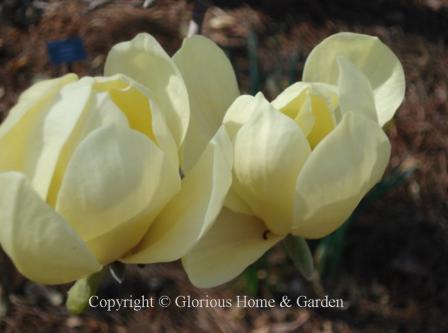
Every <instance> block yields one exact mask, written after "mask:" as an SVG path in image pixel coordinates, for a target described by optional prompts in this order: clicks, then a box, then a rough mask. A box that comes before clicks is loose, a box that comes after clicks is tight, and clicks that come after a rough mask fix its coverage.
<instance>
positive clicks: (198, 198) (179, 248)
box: [123, 128, 233, 263]
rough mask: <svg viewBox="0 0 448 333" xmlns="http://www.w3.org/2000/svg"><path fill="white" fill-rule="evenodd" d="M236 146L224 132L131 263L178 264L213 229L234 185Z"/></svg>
mask: <svg viewBox="0 0 448 333" xmlns="http://www.w3.org/2000/svg"><path fill="white" fill-rule="evenodd" d="M232 160H233V156H232V144H231V142H230V139H229V138H228V136H227V134H226V132H225V130H224V129H223V128H221V129H220V130H219V131H218V132H217V134H216V135H215V137H214V138H213V140H212V141H211V142H210V143H209V145H208V147H207V149H206V150H205V151H204V153H203V154H202V156H201V158H200V159H199V161H198V163H197V164H196V165H195V167H194V168H193V169H192V170H191V171H190V172H189V173H188V174H187V176H186V177H185V179H184V180H183V181H182V189H181V191H180V192H179V193H178V194H177V196H176V197H175V198H174V199H173V200H172V201H171V202H170V203H169V204H168V205H167V206H166V207H165V209H164V210H163V212H162V213H161V214H160V215H159V216H158V217H157V218H156V220H155V222H154V224H153V225H152V226H151V228H150V229H149V231H148V233H147V235H146V236H145V238H144V239H143V241H142V242H141V244H140V245H139V246H138V247H137V248H136V249H135V250H134V251H133V252H132V253H131V254H130V255H128V256H127V257H125V258H124V259H123V261H124V262H127V263H155V262H168V261H174V260H177V259H179V258H181V257H182V256H184V255H185V254H186V253H187V252H188V251H189V250H190V249H191V248H192V247H193V246H194V245H195V244H196V243H197V241H198V240H199V239H200V238H201V236H202V235H203V234H204V233H205V232H206V231H207V230H208V229H209V227H210V225H211V224H212V222H213V221H214V220H215V219H216V216H217V215H218V213H219V211H220V210H221V208H222V205H223V202H224V199H225V197H226V194H227V191H228V190H229V187H230V185H231V183H232Z"/></svg>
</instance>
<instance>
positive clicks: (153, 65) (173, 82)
mask: <svg viewBox="0 0 448 333" xmlns="http://www.w3.org/2000/svg"><path fill="white" fill-rule="evenodd" d="M104 72H105V75H106V76H111V75H115V74H124V75H126V76H128V77H130V78H132V79H133V80H135V81H137V82H139V83H141V84H142V85H144V86H145V87H146V88H147V89H149V91H150V93H151V96H152V97H153V98H154V100H155V102H156V104H157V105H158V107H159V108H160V109H162V110H163V111H164V113H165V115H166V119H167V122H168V127H169V128H170V130H171V132H172V133H173V136H174V138H175V141H176V143H177V145H178V146H180V145H181V144H182V142H183V140H184V138H185V135H186V132H187V128H188V123H189V115H190V107H189V100H188V92H187V89H186V87H185V83H184V80H183V78H182V75H181V73H180V72H179V70H178V69H177V67H176V65H175V63H174V62H173V60H172V59H171V58H170V57H169V56H168V54H167V53H166V52H165V50H163V48H162V47H161V46H160V44H159V43H158V42H157V41H156V39H155V38H154V37H152V36H151V35H149V34H146V33H141V34H138V35H137V36H136V37H135V38H134V39H132V40H131V41H128V42H122V43H119V44H117V45H115V46H114V47H113V48H112V49H111V50H110V52H109V54H108V56H107V59H106V64H105V68H104Z"/></svg>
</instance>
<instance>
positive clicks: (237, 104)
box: [223, 92, 271, 141]
mask: <svg viewBox="0 0 448 333" xmlns="http://www.w3.org/2000/svg"><path fill="white" fill-rule="evenodd" d="M269 108H271V106H270V105H269V102H268V101H267V100H266V98H265V97H264V95H263V93H261V92H259V93H258V94H257V95H256V96H255V97H254V96H250V95H241V96H239V97H238V98H237V99H235V101H234V102H233V103H232V105H230V107H229V109H228V110H227V112H226V114H225V116H224V119H223V124H224V126H225V128H226V131H227V133H228V134H229V136H230V138H231V139H232V141H235V136H236V134H237V132H238V131H239V130H240V128H241V126H243V125H244V124H245V123H247V121H248V120H249V119H250V118H251V117H252V116H253V115H254V114H256V113H258V112H263V110H264V109H269Z"/></svg>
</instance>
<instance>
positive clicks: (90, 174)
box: [56, 124, 180, 240]
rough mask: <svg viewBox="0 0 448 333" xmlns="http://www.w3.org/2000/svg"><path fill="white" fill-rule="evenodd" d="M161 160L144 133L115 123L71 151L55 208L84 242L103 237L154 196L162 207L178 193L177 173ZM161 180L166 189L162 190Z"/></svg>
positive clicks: (161, 154) (159, 151)
mask: <svg viewBox="0 0 448 333" xmlns="http://www.w3.org/2000/svg"><path fill="white" fill-rule="evenodd" d="M165 158H166V156H165V155H164V153H163V152H162V151H161V150H160V149H159V148H158V147H157V146H156V145H155V144H154V143H153V142H152V141H150V140H149V139H148V138H147V137H146V136H145V135H144V134H142V133H139V132H136V131H135V130H132V129H129V128H126V127H125V126H119V125H114V124H113V125H109V126H105V127H102V128H99V129H98V130H95V131H93V132H92V133H91V134H90V135H89V136H88V137H87V138H86V139H85V140H83V141H82V142H81V144H80V145H79V146H78V147H77V149H76V151H75V152H74V154H73V156H72V158H71V160H70V162H69V164H68V166H67V170H66V172H65V175H64V178H63V181H62V185H61V189H60V191H59V195H58V199H57V204H56V209H57V211H58V212H59V213H60V214H61V215H62V216H64V217H65V218H66V219H67V221H69V223H70V224H71V225H72V227H73V228H74V229H75V230H76V231H77V232H78V233H79V234H80V235H82V237H83V239H85V240H91V239H93V238H96V237H98V236H100V235H103V234H105V233H107V232H109V231H111V230H112V229H114V228H116V227H117V226H119V225H120V224H122V223H124V222H127V221H128V220H130V219H132V218H134V217H135V216H136V215H138V214H139V213H141V212H142V211H143V210H144V209H145V208H146V207H147V206H148V205H149V203H150V202H151V201H152V200H154V198H163V199H164V200H162V202H163V203H166V201H167V200H168V199H169V198H170V197H171V196H172V195H174V194H175V193H176V192H177V191H178V190H179V186H180V179H179V175H178V170H177V168H176V166H174V165H172V164H168V165H166V164H165V163H164V160H165ZM165 177H166V178H167V179H168V180H167V183H166V184H165V185H167V186H165V187H163V188H160V187H159V186H158V184H159V183H160V182H162V179H164V178H165ZM156 191H157V192H156ZM150 222H151V221H147V223H148V224H147V226H149V224H150Z"/></svg>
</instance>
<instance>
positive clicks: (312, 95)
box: [183, 33, 405, 287]
mask: <svg viewBox="0 0 448 333" xmlns="http://www.w3.org/2000/svg"><path fill="white" fill-rule="evenodd" d="M404 90H405V81H404V74H403V69H402V67H401V64H400V62H399V60H398V59H397V57H396V56H395V55H394V54H393V53H392V51H391V50H390V49H389V48H388V47H387V46H385V45H384V44H383V43H382V42H381V41H380V40H379V39H378V38H376V37H371V36H366V35H360V34H353V33H340V34H336V35H333V36H331V37H329V38H327V39H326V40H324V41H323V42H322V43H321V44H319V45H318V46H317V47H316V48H315V49H314V50H313V51H312V52H311V54H310V55H309V57H308V59H307V61H306V64H305V68H304V75H303V82H298V83H296V84H293V85H292V86H290V87H289V88H287V89H286V90H285V91H284V92H282V93H281V94H280V95H279V96H278V97H277V98H276V99H275V100H274V101H273V102H272V103H269V102H268V101H267V100H266V99H265V98H264V96H263V95H262V94H258V95H257V96H256V97H251V96H241V97H239V98H238V99H236V101H235V102H234V103H233V104H232V106H231V107H230V108H229V110H228V111H227V113H226V115H225V117H224V126H225V128H226V131H227V132H228V134H229V136H230V138H231V140H232V142H233V146H234V165H233V184H232V187H231V189H230V192H229V194H228V196H227V198H226V202H225V208H224V209H223V210H222V211H221V213H220V214H219V216H218V218H217V220H216V222H215V223H214V225H213V227H212V228H211V229H210V231H209V232H208V233H207V234H206V235H205V236H204V237H203V238H202V239H201V240H200V241H199V242H198V244H197V245H196V246H195V247H194V248H193V250H192V251H190V252H189V253H188V254H187V255H186V256H185V257H184V258H183V265H184V268H185V270H186V272H187V273H188V275H189V277H190V279H191V281H192V282H193V283H194V284H195V285H197V286H199V287H213V286H216V285H219V284H222V283H225V282H227V281H229V280H231V279H233V278H234V277H236V276H237V275H238V274H240V273H241V272H242V271H243V270H244V269H245V268H246V267H247V266H248V265H250V264H251V263H253V262H254V261H256V260H257V259H258V258H259V257H261V256H262V255H263V253H265V252H266V251H267V250H268V249H269V248H271V247H272V246H273V245H275V244H276V243H277V242H279V241H280V240H282V239H283V238H284V237H285V236H287V235H289V234H292V235H297V236H301V237H304V238H311V239H313V238H320V237H324V236H326V235H328V234H329V233H331V232H333V231H334V230H336V229H337V228H338V227H339V226H340V225H341V224H342V223H344V222H345V221H346V220H347V218H348V217H349V216H350V214H351V213H352V212H353V210H354V209H355V208H356V206H357V205H358V203H359V202H360V200H361V199H362V198H363V196H364V195H365V194H366V193H367V192H368V191H369V190H370V189H371V188H372V187H373V186H374V185H375V184H376V183H377V182H378V181H379V180H380V179H381V177H382V175H383V173H384V170H385V168H386V166H387V164H388V161H389V157H390V143H389V140H388V138H387V137H386V135H385V133H384V131H383V129H382V126H383V125H384V124H385V123H386V122H387V121H388V120H390V119H391V118H392V116H393V114H394V113H395V111H396V110H397V108H398V106H399V105H400V104H401V102H402V100H403V97H404Z"/></svg>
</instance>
